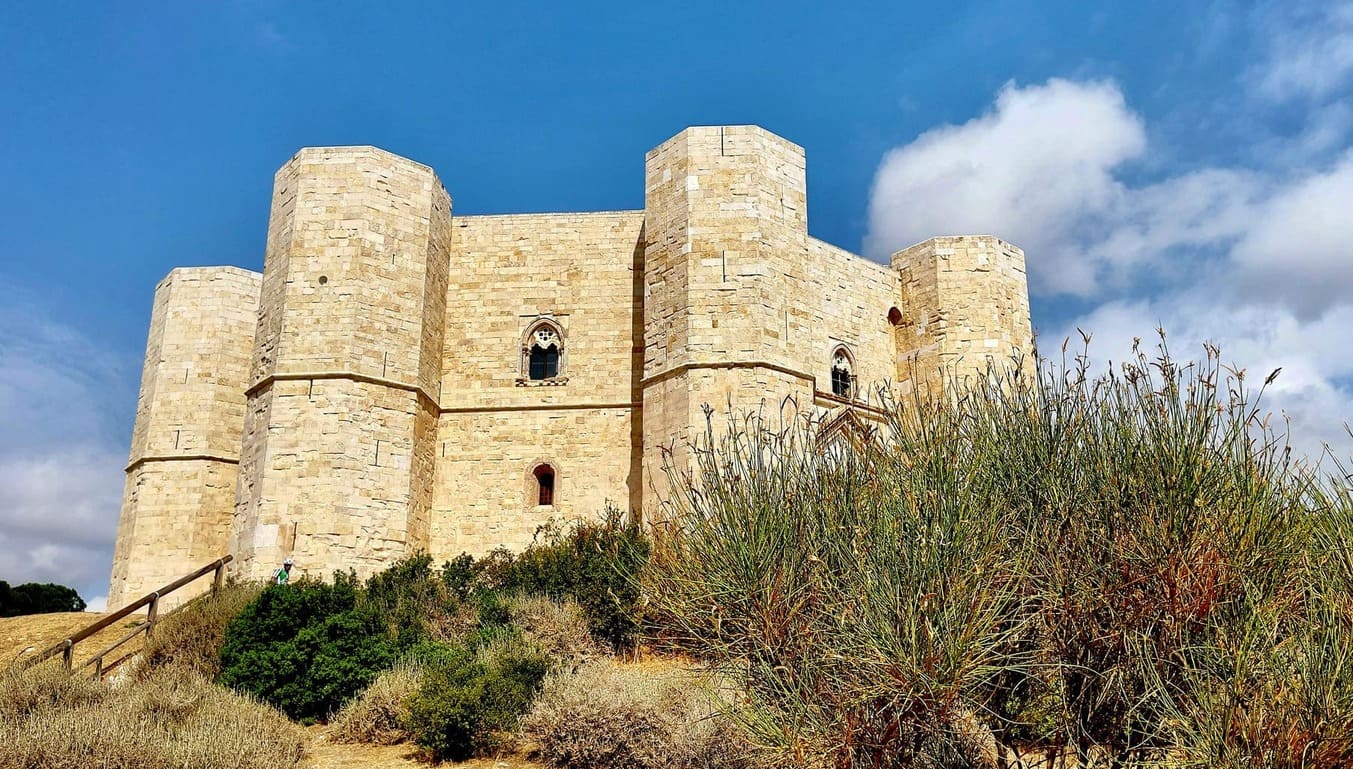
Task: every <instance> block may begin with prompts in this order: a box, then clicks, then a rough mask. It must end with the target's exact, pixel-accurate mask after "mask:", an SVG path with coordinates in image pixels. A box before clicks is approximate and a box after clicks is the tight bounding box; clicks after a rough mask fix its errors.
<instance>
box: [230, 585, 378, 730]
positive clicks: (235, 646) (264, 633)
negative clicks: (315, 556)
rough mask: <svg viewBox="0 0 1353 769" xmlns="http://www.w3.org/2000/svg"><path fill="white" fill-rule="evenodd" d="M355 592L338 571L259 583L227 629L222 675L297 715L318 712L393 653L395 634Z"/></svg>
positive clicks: (347, 694) (309, 717) (358, 686)
mask: <svg viewBox="0 0 1353 769" xmlns="http://www.w3.org/2000/svg"><path fill="white" fill-rule="evenodd" d="M358 593H359V588H358V585H357V583H356V580H355V579H353V578H351V577H345V576H343V575H337V577H336V578H335V580H334V582H333V583H332V584H326V583H323V582H316V581H301V582H297V583H293V584H290V585H271V586H269V587H267V588H265V589H264V590H263V592H262V593H261V594H260V595H259V597H258V598H257V599H255V600H254V602H253V603H251V604H249V606H247V607H246V608H245V609H244V611H243V612H241V613H240V615H239V616H238V617H236V618H235V619H234V620H232V621H231V623H230V625H229V627H228V628H227V629H226V637H225V643H224V645H223V646H222V647H221V675H220V679H219V680H220V682H221V683H223V684H225V685H226V686H229V687H230V688H232V689H235V690H236V691H240V692H244V693H247V694H250V695H252V696H254V697H257V698H259V699H261V700H263V701H264V702H267V703H269V704H271V705H273V706H275V707H277V708H278V709H280V710H281V711H282V712H284V713H286V714H287V715H289V716H291V717H292V718H295V719H299V720H301V721H302V722H311V721H314V720H317V719H321V718H324V717H325V716H327V715H328V714H329V713H330V712H331V711H333V710H335V709H337V708H338V706H339V705H341V704H342V703H344V702H346V701H347V700H349V699H351V698H352V697H353V696H354V695H356V694H357V693H358V692H360V691H361V690H362V689H364V688H366V686H367V685H368V684H369V683H371V680H372V679H373V678H375V677H376V674H377V673H379V672H380V671H382V670H385V669H386V668H389V667H390V666H391V665H392V664H393V663H394V661H395V659H396V658H397V656H398V652H399V648H400V647H399V644H398V641H399V638H398V637H395V638H392V637H390V634H389V633H388V630H389V627H388V625H387V624H386V622H385V618H384V617H383V616H382V615H381V614H380V612H379V611H377V610H376V609H375V608H374V607H372V606H368V605H361V606H359V605H358Z"/></svg>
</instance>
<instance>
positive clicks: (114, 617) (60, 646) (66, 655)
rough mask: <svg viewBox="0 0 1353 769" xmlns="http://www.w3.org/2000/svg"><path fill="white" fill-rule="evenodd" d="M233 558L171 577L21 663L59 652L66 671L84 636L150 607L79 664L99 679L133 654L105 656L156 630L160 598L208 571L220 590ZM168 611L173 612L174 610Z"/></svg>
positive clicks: (224, 557)
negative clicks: (131, 625) (142, 619)
mask: <svg viewBox="0 0 1353 769" xmlns="http://www.w3.org/2000/svg"><path fill="white" fill-rule="evenodd" d="M232 560H234V557H233V556H230V555H226V556H223V557H221V558H217V559H216V560H214V561H212V562H211V563H209V564H207V565H206V566H203V567H202V568H200V569H198V570H197V571H194V572H193V573H191V574H185V575H183V576H182V577H179V578H178V579H176V580H174V581H173V582H170V583H169V584H168V585H165V586H164V587H162V588H160V589H159V590H156V591H155V592H153V593H147V594H146V595H145V596H142V597H141V598H139V599H137V600H136V601H133V602H132V603H129V604H127V605H126V606H124V607H122V608H121V609H118V610H117V611H115V612H113V613H112V614H109V615H108V616H107V617H104V618H103V619H101V620H99V621H98V622H95V623H94V624H92V625H90V626H88V627H86V628H84V629H82V630H81V631H80V632H78V633H76V634H75V635H72V636H71V637H70V638H67V639H66V640H64V641H61V642H59V643H57V644H55V645H53V646H50V647H48V648H46V649H44V650H42V651H41V652H40V653H38V654H37V655H35V656H33V657H29V658H28V659H27V660H26V661H25V663H24V664H27V665H36V664H38V663H39V662H42V661H44V660H48V659H51V658H52V657H55V656H56V655H57V654H60V655H61V661H62V663H63V664H64V665H65V666H66V669H67V670H70V669H71V663H72V661H73V660H74V657H75V645H76V644H78V643H80V642H81V641H83V640H85V639H86V638H89V637H90V636H92V635H94V634H95V633H97V632H99V631H100V630H103V629H104V628H106V627H108V626H110V625H112V624H113V623H115V622H117V621H118V620H121V619H123V618H124V617H127V616H128V615H130V614H133V613H135V612H136V611H137V610H139V609H140V608H141V607H143V606H149V607H150V608H149V609H148V610H147V611H146V621H145V622H143V623H141V624H140V625H137V626H136V627H135V628H133V629H132V631H131V632H130V633H127V634H126V635H125V636H123V637H122V638H120V639H118V640H117V641H116V642H114V643H113V644H112V645H110V646H108V648H106V649H104V650H102V651H100V652H99V653H98V654H95V655H94V656H93V657H90V658H89V659H88V660H86V661H85V662H83V663H81V665H80V668H86V667H89V666H90V665H93V666H94V677H95V678H101V677H102V676H103V674H104V673H107V672H109V671H111V670H112V669H113V668H115V667H117V666H118V665H121V664H122V663H123V662H126V661H127V660H128V659H129V658H131V656H132V654H131V653H128V654H126V655H123V656H122V657H119V658H118V659H116V660H114V661H113V662H112V663H110V664H108V665H105V664H103V661H104V659H105V658H107V657H108V655H110V654H112V653H113V652H114V651H116V650H117V649H118V648H119V647H121V646H122V645H123V644H125V643H127V642H128V641H130V640H132V639H133V638H135V637H137V636H138V635H141V634H142V633H144V634H145V636H146V638H150V636H151V634H152V633H154V632H155V623H157V622H159V620H160V599H161V598H164V597H165V596H167V595H169V594H170V593H172V592H174V591H175V590H178V589H179V588H181V587H183V586H184V585H186V584H188V583H189V582H192V581H194V580H196V579H198V578H200V577H203V576H205V575H207V574H213V575H214V576H213V577H212V583H211V593H212V595H215V594H216V592H217V591H218V590H220V589H221V585H222V584H223V582H224V580H225V567H226V564H228V563H230V562H231V561H232ZM170 613H171V614H172V613H173V612H170Z"/></svg>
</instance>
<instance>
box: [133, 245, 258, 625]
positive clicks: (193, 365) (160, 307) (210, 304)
mask: <svg viewBox="0 0 1353 769" xmlns="http://www.w3.org/2000/svg"><path fill="white" fill-rule="evenodd" d="M261 278H262V276H260V275H259V274H257V273H254V272H249V271H247V270H241V269H238V268H234V267H196V268H179V269H176V270H174V271H172V272H171V273H169V275H168V276H167V277H166V278H165V279H164V280H162V281H161V282H160V284H159V285H158V286H156V288H155V299H154V305H153V307H152V310H151V320H150V334H149V338H148V340H147V343H146V357H145V365H144V368H143V369H142V373H141V391H140V394H139V396H138V398H137V408H136V422H135V426H134V428H133V433H132V445H131V453H130V458H129V463H128V465H127V479H126V484H125V488H124V492H123V499H122V513H121V520H120V522H119V525H118V536H117V542H116V545H115V549H114V555H113V573H112V582H111V585H110V588H109V596H108V605H109V607H118V606H121V605H122V604H125V603H127V602H130V601H132V600H135V599H137V598H139V597H141V596H142V595H144V594H146V593H148V592H150V591H152V590H155V589H156V588H159V587H160V586H162V585H164V584H167V583H169V582H172V581H173V580H174V579H176V578H178V577H180V576H182V575H183V574H185V573H187V572H189V571H192V570H193V569H195V568H197V567H199V566H202V565H204V564H206V563H209V562H210V561H213V560H215V559H217V558H220V557H221V556H222V555H225V553H226V552H227V535H228V532H229V529H230V515H229V510H230V507H231V503H232V501H233V498H234V493H235V480H236V474H237V467H236V465H237V464H238V461H239V450H240V438H241V428H242V425H243V422H244V408H245V398H244V385H245V382H246V381H247V378H248V374H249V365H250V356H251V352H252V348H253V330H254V324H255V316H256V313H257V311H258V296H259V286H260V282H261ZM205 588H206V585H205V583H204V584H201V585H196V586H194V587H190V588H185V589H184V590H181V591H178V592H176V593H175V594H174V595H173V596H172V599H171V600H172V602H173V603H175V604H176V603H178V602H181V601H183V600H186V599H187V598H189V597H191V595H192V594H193V593H192V591H193V590H198V589H205Z"/></svg>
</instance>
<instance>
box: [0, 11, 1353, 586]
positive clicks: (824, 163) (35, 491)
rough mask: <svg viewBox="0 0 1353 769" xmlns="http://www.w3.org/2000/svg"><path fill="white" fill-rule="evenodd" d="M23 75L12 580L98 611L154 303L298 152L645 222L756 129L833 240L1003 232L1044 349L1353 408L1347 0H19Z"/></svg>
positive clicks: (254, 257) (10, 229) (17, 126)
mask: <svg viewBox="0 0 1353 769" xmlns="http://www.w3.org/2000/svg"><path fill="white" fill-rule="evenodd" d="M377 9H379V10H377ZM0 73H3V76H2V77H0V103H3V104H4V105H5V109H4V110H0V180H2V181H3V182H4V183H3V184H0V210H3V211H4V212H5V214H6V217H5V219H6V221H5V223H4V224H3V226H0V292H3V293H0V297H3V302H0V433H3V434H4V436H5V440H4V441H3V446H0V524H3V525H0V579H8V580H10V581H11V582H13V581H15V580H19V581H23V580H27V579H43V580H47V579H56V580H59V581H65V582H67V583H70V584H74V585H76V586H77V588H78V589H79V590H80V591H81V593H82V594H84V595H86V596H87V597H96V596H99V595H102V594H103V592H105V591H106V584H107V573H108V562H109V558H110V553H111V542H112V537H113V532H114V529H115V527H116V516H117V506H118V499H119V496H120V494H121V465H122V463H123V462H124V461H125V458H126V457H125V454H126V444H127V440H128V436H129V435H130V431H131V420H132V416H133V413H134V409H135V393H136V387H137V381H138V378H139V375H140V354H141V349H142V347H143V344H144V340H145V333H146V325H147V322H148V318H149V306H150V298H151V293H152V290H153V288H154V285H155V283H156V281H158V280H159V278H161V277H162V276H163V275H164V274H165V273H166V272H168V270H169V269H170V268H172V267H174V266H177V265H198V264H234V265H240V266H244V267H249V268H252V269H261V266H262V255H263V243H264V236H265V234H266V227H267V207H268V199H269V195H270V191H271V183H272V173H273V171H274V170H275V169H276V168H277V167H278V166H279V165H280V164H281V163H282V162H284V161H285V160H286V159H287V158H288V157H289V156H290V155H291V154H292V153H293V152H294V151H295V150H296V149H297V148H299V147H301V146H306V145H325V144H375V145H378V146H381V147H384V148H386V149H389V150H391V151H393V152H396V153H399V154H401V155H405V156H407V157H410V158H413V159H416V160H419V161H421V162H424V163H427V164H429V165H431V166H433V167H435V168H436V169H437V170H438V172H439V174H440V175H441V177H442V179H443V181H444V183H445V184H446V186H447V188H448V189H449V190H450V192H451V194H452V196H453V197H454V198H455V209H456V212H457V213H465V214H473V213H490V212H504V211H559V210H595V209H617V208H640V207H642V205H643V188H642V175H643V153H644V152H645V151H646V150H647V149H649V148H651V147H653V146H655V145H656V144H658V143H659V142H661V141H662V140H663V139H665V138H667V137H668V136H670V135H671V134H673V133H675V132H676V131H678V130H679V129H680V128H682V127H683V126H686V125H692V124H718V123H724V124H732V123H757V124H760V125H762V126H765V127H766V128H768V129H770V130H772V131H775V132H776V133H779V134H781V135H783V136H785V137H787V138H789V139H791V140H793V141H795V142H797V143H799V144H801V145H803V146H804V147H805V149H806V150H807V153H808V165H809V168H808V174H809V217H810V228H811V229H812V231H813V233H814V234H815V235H816V236H817V237H820V238H823V239H825V240H828V241H831V242H833V243H837V244H839V245H841V246H844V247H846V248H850V249H852V250H856V251H860V252H863V253H866V254H869V255H871V256H874V257H879V256H882V255H884V254H886V253H887V252H888V251H889V250H891V249H895V248H898V247H900V246H903V245H907V244H908V243H910V242H912V241H914V240H919V239H921V238H924V237H928V236H929V235H933V234H946V233H957V232H975V231H984V232H988V231H989V232H994V233H995V234H998V235H1002V236H1004V237H1006V238H1008V239H1010V240H1012V241H1014V242H1016V243H1018V244H1020V245H1022V246H1023V247H1024V248H1025V250H1026V252H1027V255H1028V261H1029V268H1030V279H1031V288H1032V291H1033V297H1032V299H1033V308H1034V319H1035V324H1036V326H1038V328H1039V330H1040V333H1041V334H1042V336H1043V338H1044V339H1045V340H1046V339H1049V338H1052V339H1059V338H1060V337H1062V336H1065V335H1067V334H1070V333H1073V332H1074V330H1075V329H1076V328H1077V327H1080V328H1086V329H1087V330H1091V331H1094V333H1095V335H1096V345H1097V346H1098V348H1099V354H1100V355H1101V356H1102V357H1103V358H1104V359H1106V360H1107V359H1110V358H1115V357H1121V355H1122V352H1123V350H1124V348H1125V346H1126V345H1127V344H1128V340H1130V339H1131V337H1132V336H1133V335H1138V336H1148V335H1149V334H1150V332H1151V329H1152V328H1153V327H1154V326H1155V325H1156V324H1157V323H1162V324H1164V325H1165V326H1166V328H1167V330H1169V331H1170V332H1171V334H1172V337H1173V338H1174V339H1175V340H1176V342H1177V349H1178V348H1181V347H1182V348H1183V350H1184V352H1185V353H1186V354H1195V353H1196V350H1197V349H1198V345H1200V344H1201V342H1202V341H1204V340H1215V341H1218V342H1220V343H1221V344H1222V345H1223V348H1224V351H1225V352H1226V356H1227V357H1228V358H1229V359H1233V360H1235V361H1236V362H1237V363H1238V364H1239V365H1243V366H1251V367H1253V368H1256V369H1259V368H1262V369H1265V373H1266V372H1267V369H1270V368H1273V367H1276V366H1279V365H1281V366H1284V375H1283V377H1282V378H1280V381H1279V385H1278V386H1277V387H1276V388H1275V391H1274V401H1273V402H1272V405H1273V406H1274V408H1277V409H1280V410H1282V412H1284V413H1286V414H1288V415H1289V416H1292V418H1293V420H1294V423H1296V424H1297V425H1298V426H1300V427H1301V428H1302V429H1303V436H1304V437H1303V438H1302V440H1303V441H1304V443H1303V445H1304V446H1306V447H1307V448H1312V449H1313V450H1318V446H1319V444H1320V442H1321V441H1335V442H1338V441H1340V440H1341V437H1340V430H1341V428H1340V427H1339V425H1340V424H1341V423H1342V422H1343V421H1345V420H1348V419H1350V418H1351V417H1353V353H1351V352H1348V351H1347V350H1346V349H1345V348H1346V347H1348V345H1347V336H1348V333H1349V331H1350V330H1353V251H1351V250H1350V249H1351V248H1353V246H1350V245H1349V244H1353V154H1351V153H1353V3H1350V2H1347V0H1337V1H1331V2H1323V3H1311V2H1302V1H1300V0H1297V1H1295V2H1286V3H1281V4H1244V3H1230V2H1228V3H1210V4H1209V3H1202V2H1195V3H1179V2H1177V0H1176V1H1175V2H1168V3H1167V2H1145V1H1140V0H1139V1H1138V2H1131V3H1126V2H1124V3H1084V2H1020V1H1009V2H970V3H952V2H951V3H927V4H901V3H878V4H854V5H850V4H832V5H831V6H829V4H825V3H798V4H796V3H790V2H778V3H727V2H725V3H712V2H682V3H670V4H666V3H664V4H646V3H626V4H614V5H613V4H605V3H585V2H579V3H493V4H489V3H483V4H474V5H469V4H459V3H424V4H416V3H385V4H380V5H379V6H378V5H376V4H371V3H356V2H323V3H301V2H288V3H283V2H262V1H258V2H231V3H172V4H171V3H159V4H154V3H145V4H138V5H133V4H127V3H118V4H113V3H109V4H105V5H99V4H95V3H65V2H41V3H38V2H32V3H11V4H7V5H6V6H5V8H4V9H3V10H0ZM1339 445H1340V446H1341V447H1347V446H1348V444H1347V443H1346V442H1345V443H1340V444H1339ZM1341 451H1343V453H1344V455H1345V456H1347V455H1348V453H1349V450H1348V449H1347V448H1341Z"/></svg>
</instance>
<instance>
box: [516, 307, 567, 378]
mask: <svg viewBox="0 0 1353 769" xmlns="http://www.w3.org/2000/svg"><path fill="white" fill-rule="evenodd" d="M521 358H522V360H521V364H522V379H523V380H525V381H531V382H545V381H551V380H558V379H559V378H560V376H561V375H562V374H563V369H564V334H563V331H562V329H560V328H559V326H558V325H557V324H556V323H554V321H552V320H548V319H542V320H539V321H536V323H535V324H534V325H532V326H531V328H530V329H529V330H528V331H527V332H526V338H525V339H524V340H523V341H522V348H521Z"/></svg>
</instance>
